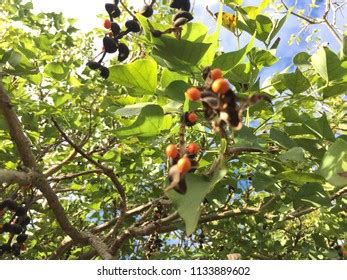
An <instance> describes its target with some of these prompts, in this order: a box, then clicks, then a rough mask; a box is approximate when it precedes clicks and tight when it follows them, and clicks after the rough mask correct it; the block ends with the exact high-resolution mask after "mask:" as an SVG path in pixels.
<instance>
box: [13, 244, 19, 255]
mask: <svg viewBox="0 0 347 280" xmlns="http://www.w3.org/2000/svg"><path fill="white" fill-rule="evenodd" d="M20 247H21V246H20V244H18V243H14V244H13V245H12V252H13V254H14V255H15V256H16V257H18V256H19V255H20Z"/></svg>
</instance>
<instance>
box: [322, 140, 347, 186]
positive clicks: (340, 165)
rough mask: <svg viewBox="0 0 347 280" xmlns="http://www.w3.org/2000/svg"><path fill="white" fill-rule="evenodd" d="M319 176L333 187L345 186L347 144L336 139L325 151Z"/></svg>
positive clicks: (346, 180)
mask: <svg viewBox="0 0 347 280" xmlns="http://www.w3.org/2000/svg"><path fill="white" fill-rule="evenodd" d="M319 172H320V174H321V175H322V176H323V177H324V178H325V179H326V180H327V181H328V182H329V183H330V184H332V185H334V186H339V187H342V186H346V185H347V178H346V176H345V175H343V174H345V173H346V172H347V142H346V141H344V140H342V139H337V140H336V141H335V142H334V143H333V144H332V145H331V146H330V147H329V149H328V150H327V151H326V153H325V155H324V157H323V160H322V163H321V166H320V168H319Z"/></svg>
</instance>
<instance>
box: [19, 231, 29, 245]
mask: <svg viewBox="0 0 347 280" xmlns="http://www.w3.org/2000/svg"><path fill="white" fill-rule="evenodd" d="M27 239H28V235H27V234H23V233H22V234H20V235H18V236H17V242H18V243H24V242H25V241H26V240H27Z"/></svg>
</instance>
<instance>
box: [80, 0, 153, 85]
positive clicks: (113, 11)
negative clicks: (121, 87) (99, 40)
mask: <svg viewBox="0 0 347 280" xmlns="http://www.w3.org/2000/svg"><path fill="white" fill-rule="evenodd" d="M154 3H155V0H152V2H151V4H149V5H148V4H145V6H144V7H143V8H142V9H141V10H140V13H141V14H142V15H143V16H145V17H150V16H152V15H153V5H154ZM118 4H119V1H118V0H114V3H107V4H105V9H106V11H107V13H108V14H109V17H110V19H105V21H104V27H105V28H106V29H107V30H108V34H106V35H105V36H104V38H103V52H102V57H101V59H100V60H99V61H89V62H88V63H87V66H88V67H89V68H90V69H92V70H99V71H100V75H101V77H103V78H105V79H107V78H108V76H109V74H110V72H109V69H108V68H107V67H106V66H104V65H102V61H103V60H104V58H105V56H106V54H107V53H110V54H112V53H116V52H117V51H118V61H119V62H122V61H124V60H126V59H127V58H128V56H129V54H130V50H129V48H128V46H127V45H126V44H125V43H122V42H120V40H121V39H122V38H124V36H126V35H127V34H129V33H131V32H133V33H138V32H140V31H141V27H140V25H139V23H138V21H137V19H136V18H133V19H130V20H127V21H126V22H125V30H122V29H121V27H120V26H119V24H118V23H117V22H114V19H115V18H118V17H119V16H120V15H121V13H122V12H121V10H120V9H119V7H118Z"/></svg>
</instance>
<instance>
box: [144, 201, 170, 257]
mask: <svg viewBox="0 0 347 280" xmlns="http://www.w3.org/2000/svg"><path fill="white" fill-rule="evenodd" d="M165 216H166V215H165V213H164V208H163V205H162V204H161V203H158V205H157V206H156V207H155V209H154V216H153V221H157V220H159V219H161V218H164V217H165ZM162 246H163V240H161V239H160V237H159V234H158V232H155V233H153V234H151V235H150V236H149V238H148V241H147V244H146V246H145V256H146V258H147V259H149V258H150V257H151V256H152V254H153V253H154V252H155V251H158V250H160V248H161V247H162Z"/></svg>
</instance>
